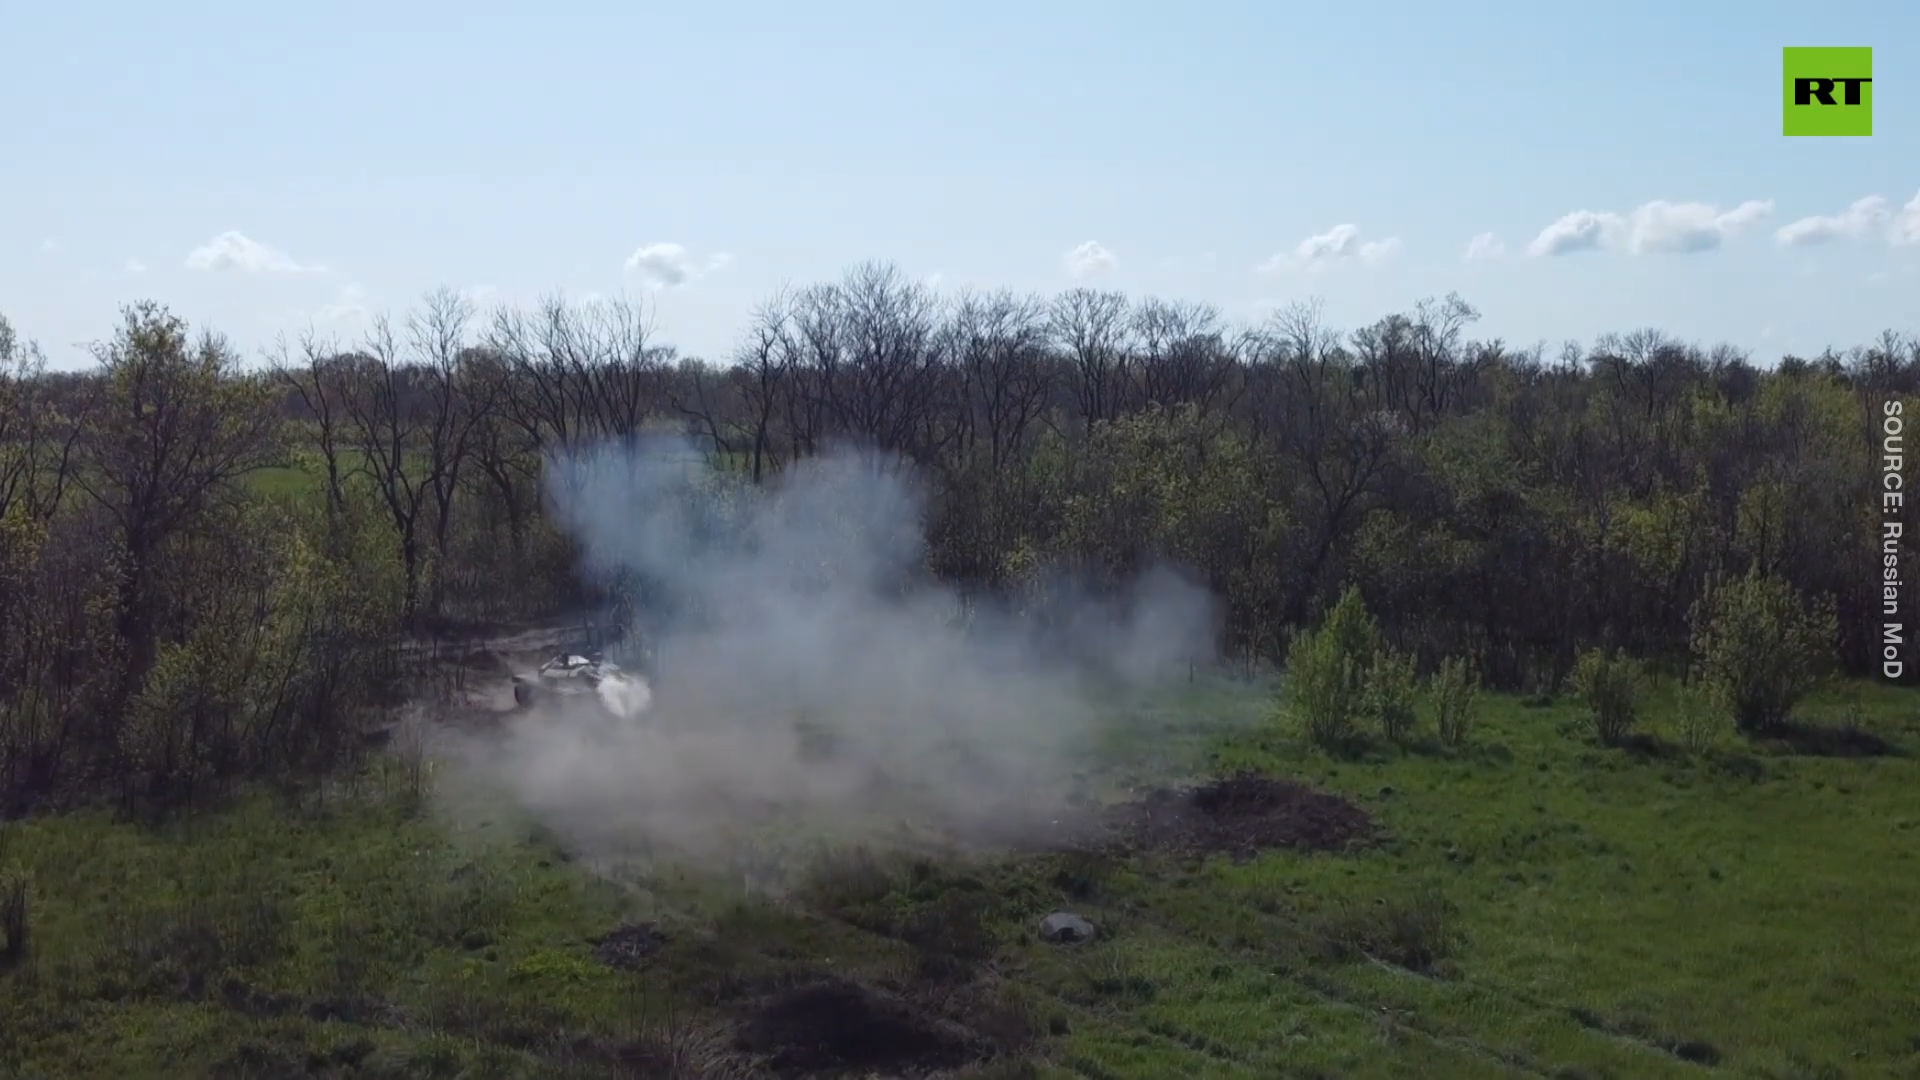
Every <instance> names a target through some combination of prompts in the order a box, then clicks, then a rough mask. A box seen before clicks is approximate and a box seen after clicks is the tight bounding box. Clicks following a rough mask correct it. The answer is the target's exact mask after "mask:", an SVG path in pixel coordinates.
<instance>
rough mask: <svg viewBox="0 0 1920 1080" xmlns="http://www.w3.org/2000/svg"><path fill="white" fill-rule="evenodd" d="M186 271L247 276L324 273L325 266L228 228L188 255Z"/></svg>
mask: <svg viewBox="0 0 1920 1080" xmlns="http://www.w3.org/2000/svg"><path fill="white" fill-rule="evenodd" d="M186 265H187V269H189V270H201V271H207V272H218V271H225V270H238V271H240V272H241V273H245V274H322V273H325V272H326V269H327V268H326V267H324V266H318V265H314V266H309V265H306V264H304V263H302V262H300V261H299V260H297V259H295V258H294V257H293V256H291V255H288V254H287V253H286V252H284V251H281V250H279V249H278V248H273V247H268V246H267V245H266V244H263V243H261V242H260V241H258V240H255V239H253V238H252V237H250V236H248V235H246V234H245V233H242V232H239V231H236V230H232V229H229V230H228V231H226V232H223V233H221V234H220V235H219V236H216V237H214V238H213V239H211V240H209V241H207V242H206V243H204V244H202V245H200V246H199V247H197V248H194V249H193V250H192V251H190V252H188V253H187V263H186Z"/></svg>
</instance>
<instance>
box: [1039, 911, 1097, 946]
mask: <svg viewBox="0 0 1920 1080" xmlns="http://www.w3.org/2000/svg"><path fill="white" fill-rule="evenodd" d="M1098 933H1099V931H1098V930H1096V929H1095V928H1094V925H1093V924H1092V923H1090V922H1088V921H1087V920H1085V919H1083V918H1081V917H1080V916H1078V915H1075V914H1073V913H1072V912H1069V911H1056V912H1054V913H1053V914H1051V915H1049V916H1047V917H1046V918H1044V919H1041V920H1040V940H1042V941H1051V942H1053V943H1054V944H1056V945H1077V944H1079V943H1080V942H1083V941H1092V940H1093V939H1094V937H1095V935H1097V934H1098Z"/></svg>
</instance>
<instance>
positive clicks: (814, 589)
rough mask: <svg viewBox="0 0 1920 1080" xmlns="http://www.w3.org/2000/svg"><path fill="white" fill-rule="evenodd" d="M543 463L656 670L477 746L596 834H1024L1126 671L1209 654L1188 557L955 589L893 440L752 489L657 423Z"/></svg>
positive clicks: (1066, 785) (513, 784)
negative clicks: (1101, 583)
mask: <svg viewBox="0 0 1920 1080" xmlns="http://www.w3.org/2000/svg"><path fill="white" fill-rule="evenodd" d="M551 475H552V476H553V478H554V480H555V483H554V484H553V490H554V493H555V494H554V507H553V509H554V511H555V515H556V518H557V520H558V521H559V522H560V523H561V524H562V526H563V527H564V528H565V529H566V530H567V531H568V532H569V533H570V534H571V535H572V537H573V538H574V539H575V540H576V541H577V543H578V545H579V547H580V548H581V550H582V552H583V557H584V559H585V562H586V567H585V569H586V570H587V571H588V572H590V573H593V574H596V575H602V576H604V577H607V578H610V579H617V580H621V581H623V582H624V583H625V584H626V585H627V586H629V587H630V588H631V590H632V594H633V595H636V596H638V597H639V598H640V600H639V603H638V604H637V610H636V611H635V612H634V614H633V623H634V625H635V633H636V635H637V636H639V637H641V638H643V639H644V640H646V641H647V642H648V643H649V645H650V646H651V649H652V652H653V659H652V662H651V664H650V665H649V667H650V672H649V675H648V685H646V686H644V687H639V688H634V689H633V690H632V691H630V693H633V694H636V695H638V696H637V697H634V698H633V699H632V700H634V701H638V702H640V704H641V706H642V707H641V708H640V709H638V710H635V711H637V713H638V715H637V716H633V717H628V718H622V717H620V716H619V715H618V710H616V709H612V708H596V707H594V701H593V697H592V695H588V696H586V697H583V698H581V699H578V701H577V702H574V703H568V704H564V705H560V706H556V707H554V708H547V709H542V710H539V712H538V714H537V715H535V716H531V717H526V718H521V719H517V720H516V721H515V722H513V723H511V724H509V725H507V726H506V728H505V733H504V734H503V735H502V736H501V737H500V741H499V742H497V743H494V744H492V745H491V746H489V747H488V748H487V751H486V753H485V754H484V755H483V757H482V758H481V759H480V760H481V761H482V763H483V764H485V765H486V766H488V767H489V768H490V769H491V770H492V771H494V772H495V773H497V775H498V776H499V777H500V778H502V779H503V780H504V781H505V782H506V785H507V786H508V787H509V788H510V789H511V790H512V792H513V793H514V795H515V796H516V797H517V798H518V799H519V800H520V801H521V802H522V803H523V804H524V805H525V806H526V807H527V808H529V809H530V810H531V811H533V812H534V813H535V814H536V815H538V816H539V817H540V818H541V819H542V820H543V821H544V822H546V823H547V824H549V825H550V826H552V827H553V828H554V829H555V830H556V831H557V832H559V833H560V835H561V836H562V837H563V838H565V839H566V840H568V841H569V842H571V843H573V844H576V845H578V846H580V847H581V848H583V849H585V850H587V851H588V852H589V853H598V854H611V855H633V854H640V853H643V852H652V853H655V854H662V853H664V852H663V849H665V850H666V851H673V852H677V853H678V854H680V855H682V856H693V857H696V858H702V859H713V858H725V857H728V856H734V857H737V856H738V855H739V852H740V850H741V849H742V848H743V847H745V846H750V844H751V843H752V841H751V839H750V838H751V837H752V836H754V835H756V834H764V833H765V832H766V830H769V829H774V830H784V831H786V832H788V833H794V832H799V833H805V834H810V835H812V836H814V837H816V838H819V839H829V840H831V839H847V838H851V837H855V836H857V837H858V838H859V839H861V840H862V841H863V842H866V843H869V844H876V845H880V846H885V845H887V844H889V843H893V842H898V843H902V844H905V843H909V842H910V841H909V839H908V836H909V834H910V833H913V832H915V831H916V830H917V831H918V832H919V834H920V835H923V836H924V835H929V834H935V835H942V836H946V837H948V838H953V839H958V838H966V837H971V838H981V837H989V836H991V837H997V838H1002V839H1010V838H1012V837H1014V836H1016V835H1019V834H1021V833H1023V832H1025V831H1027V830H1031V829H1034V828H1036V827H1040V826H1044V825H1045V824H1046V823H1047V822H1048V821H1049V820H1051V819H1052V818H1054V817H1057V816H1058V815H1059V814H1060V812H1061V811H1062V809H1063V807H1064V806H1065V805H1066V804H1067V803H1068V802H1069V800H1070V799H1071V798H1073V797H1074V793H1075V784H1074V779H1075V777H1076V775H1080V774H1084V772H1085V770H1086V768H1087V766H1088V763H1089V761H1090V759H1091V757H1092V756H1093V755H1095V754H1096V753H1097V748H1098V743H1099V735H1100V720H1101V717H1102V715H1103V709H1102V706H1101V704H1100V703H1101V702H1102V701H1103V700H1108V699H1110V697H1111V694H1112V692H1113V691H1114V690H1115V689H1131V690H1138V689H1141V688H1143V687H1148V686H1152V685H1155V684H1157V683H1161V682H1163V681H1165V680H1167V679H1170V678H1173V677H1176V676H1178V677H1184V676H1185V674H1186V672H1187V670H1188V665H1189V664H1192V663H1199V662H1205V661H1206V660H1208V659H1210V657H1211V653H1212V642H1213V635H1212V627H1213V625H1214V605H1213V603H1212V601H1211V598H1210V597H1209V596H1208V595H1207V594H1206V593H1205V592H1204V591H1203V590H1201V589H1199V588H1197V587H1195V586H1193V585H1191V584H1189V583H1187V582H1186V581H1184V580H1183V579H1181V578H1180V577H1179V576H1178V575H1177V574H1175V573H1173V572H1171V571H1166V570H1161V571H1156V572H1154V573H1152V574H1149V575H1147V576H1146V577H1145V578H1143V579H1142V580H1140V581H1139V582H1137V583H1135V584H1134V585H1133V586H1132V587H1130V588H1128V589H1126V590H1124V591H1123V592H1121V593H1120V594H1119V595H1112V594H1111V592H1109V594H1108V595H1106V596H1103V597H1095V596H1093V595H1092V594H1091V593H1090V592H1088V591H1085V590H1076V589H1075V588H1072V587H1071V583H1070V582H1066V581H1064V580H1056V581H1053V582H1051V583H1050V584H1051V587H1050V588H1049V589H1047V590H1045V592H1046V594H1047V596H1048V597H1049V600H1048V602H1047V604H1046V605H1045V610H1044V611H1042V610H1036V609H1035V605H1034V604H1033V603H1031V602H1026V603H1022V602H1018V601H1005V600H1001V601H994V602H980V601H978V600H971V601H970V600H968V599H967V598H963V597H962V596H961V595H960V594H958V593H957V592H956V591H955V590H953V589H951V588H949V587H945V586H943V585H941V584H940V583H938V582H937V581H935V580H933V579H932V578H931V576H930V575H929V574H928V573H927V572H926V569H925V565H926V553H927V552H926V546H925V541H924V531H923V529H924V525H923V523H924V518H925V511H926V502H925V500H924V498H923V491H922V488H921V487H920V485H918V484H917V483H916V482H915V479H914V477H913V475H912V474H911V473H910V472H908V471H907V470H905V469H904V468H902V467H901V466H900V465H898V464H897V463H895V462H892V461H890V460H887V459H885V458H882V457H880V456H877V455H873V454H868V453H863V452H857V451H842V452H837V453H833V454H830V455H826V456H823V457H819V458H814V459H809V460H806V461H803V462H801V463H798V464H797V465H795V466H794V467H792V468H790V469H788V470H786V471H785V472H783V473H782V475H781V477H780V478H779V480H778V481H776V482H773V483H769V484H768V485H766V486H763V487H754V486H753V485H751V484H748V483H745V482H744V481H743V480H741V479H739V478H738V477H737V476H735V475H734V474H732V473H728V472H724V471H719V470H715V469H713V468H711V467H709V466H708V465H707V464H706V463H705V461H704V459H703V458H702V456H701V455H700V454H699V453H697V452H696V451H695V450H694V449H693V448H692V447H690V446H687V445H685V444H682V443H678V442H657V443H649V444H646V445H642V446H638V447H633V446H608V447H602V448H599V449H596V450H593V451H591V452H588V453H585V454H582V455H579V456H576V457H573V458H570V459H567V460H563V461H557V462H554V463H553V471H552V473H551ZM1043 616H1044V617H1043ZM890 837H891V839H890Z"/></svg>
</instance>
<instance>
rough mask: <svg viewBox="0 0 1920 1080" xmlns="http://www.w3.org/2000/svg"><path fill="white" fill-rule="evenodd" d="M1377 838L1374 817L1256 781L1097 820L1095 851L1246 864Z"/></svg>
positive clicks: (1176, 796) (1166, 791)
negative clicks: (1265, 855) (1279, 851)
mask: <svg viewBox="0 0 1920 1080" xmlns="http://www.w3.org/2000/svg"><path fill="white" fill-rule="evenodd" d="M1376 835H1377V827H1376V826H1375V824H1374V821H1373V817H1372V815H1370V814H1368V813H1367V812H1366V811H1365V810H1363V809H1361V808H1360V807H1358V806H1355V805H1354V804H1353V803H1350V802H1348V801H1347V800H1345V799H1343V798H1341V797H1340V796H1338V795H1334V794H1330V793H1328V792H1324V791H1317V790H1315V789H1313V788H1311V787H1308V786H1306V785H1305V784H1301V783H1298V782H1296V781H1292V780H1283V779H1279V778H1276V777H1270V776H1262V775H1260V774H1258V773H1240V774H1238V775H1235V776H1229V777H1225V778H1223V779H1219V780H1214V781H1212V782H1210V783H1207V784H1203V785H1200V786H1198V787H1188V788H1162V789H1160V790H1157V791H1153V792H1150V793H1148V794H1147V796H1146V797H1145V798H1142V799H1139V800H1137V801H1135V802H1130V803H1124V804H1122V805H1120V806H1117V807H1113V808H1111V809H1110V810H1108V811H1106V812H1105V813H1104V814H1103V815H1101V820H1100V821H1099V822H1098V824H1097V827H1096V828H1095V829H1094V831H1093V836H1092V837H1090V839H1092V840H1093V846H1099V847H1111V848H1118V849H1121V850H1129V851H1143V852H1162V853H1167V854H1173V855H1182V856H1206V855H1231V856H1234V857H1237V858H1247V857H1251V856H1252V855H1254V854H1256V853H1258V852H1261V851H1266V850H1270V849H1273V848H1291V849H1293V850H1296V851H1344V850H1347V849H1350V848H1354V847H1359V846H1363V845H1365V844H1367V843H1369V842H1371V841H1372V840H1373V839H1374V838H1375V837H1376Z"/></svg>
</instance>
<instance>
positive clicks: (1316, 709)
mask: <svg viewBox="0 0 1920 1080" xmlns="http://www.w3.org/2000/svg"><path fill="white" fill-rule="evenodd" d="M1356 681H1357V680H1356V679H1355V678H1354V664H1353V660H1352V659H1351V658H1349V657H1347V656H1344V655H1342V654H1341V652H1340V644H1339V642H1338V641H1336V640H1335V639H1334V637H1333V635H1331V634H1328V633H1327V632H1326V631H1324V630H1318V631H1316V630H1308V631H1305V632H1303V633H1301V634H1300V635H1299V636H1298V637H1296V638H1294V640H1293V647H1292V648H1290V649H1288V650H1287V675H1286V684H1285V694H1286V706H1287V709H1288V711H1289V712H1290V713H1291V714H1292V716H1293V717H1294V718H1295V719H1296V720H1297V721H1298V722H1299V724H1300V727H1301V731H1302V733H1303V734H1304V735H1305V736H1306V737H1307V741H1309V742H1311V743H1313V744H1314V745H1315V746H1318V747H1321V748H1323V749H1328V750H1338V749H1340V748H1342V747H1345V746H1347V745H1349V744H1351V743H1352V742H1353V738H1354V734H1355V732H1354V716H1355V714H1356V713H1358V712H1359V709H1360V694H1359V690H1358V688H1357V687H1356V686H1355V683H1356Z"/></svg>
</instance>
